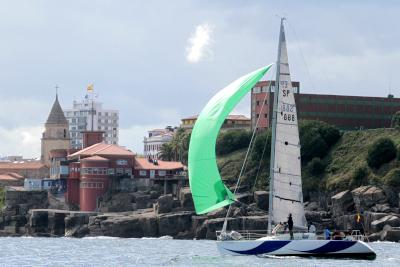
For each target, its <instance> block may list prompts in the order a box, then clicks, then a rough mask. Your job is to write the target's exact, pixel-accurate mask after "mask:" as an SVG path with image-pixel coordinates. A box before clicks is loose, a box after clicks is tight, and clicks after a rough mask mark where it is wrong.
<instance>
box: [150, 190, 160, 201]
mask: <svg viewBox="0 0 400 267" xmlns="http://www.w3.org/2000/svg"><path fill="white" fill-rule="evenodd" d="M160 195H161V194H160V192H158V191H155V190H152V191H150V198H151V199H157V198H159V197H160Z"/></svg>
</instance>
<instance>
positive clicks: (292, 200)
mask: <svg viewBox="0 0 400 267" xmlns="http://www.w3.org/2000/svg"><path fill="white" fill-rule="evenodd" d="M280 34H281V36H280V48H279V49H280V53H279V54H280V58H279V59H278V62H280V68H279V79H278V81H279V90H278V92H279V93H278V101H277V107H274V108H275V109H276V112H277V114H276V115H277V116H276V118H277V119H276V134H275V136H276V138H275V160H274V169H273V172H274V173H273V199H272V213H273V216H272V220H273V222H274V223H275V224H277V223H279V222H285V221H287V218H288V215H289V214H290V213H291V214H292V217H293V223H294V225H295V226H296V227H301V228H303V227H305V226H306V219H305V215H304V207H303V193H302V186H301V164H300V140H299V131H298V124H297V111H296V103H295V98H294V94H293V93H294V91H293V88H292V83H291V79H290V71H289V63H288V55H287V49H286V40H285V32H284V28H283V24H282V26H281V33H280ZM275 91H277V90H275ZM272 153H273V152H272Z"/></svg>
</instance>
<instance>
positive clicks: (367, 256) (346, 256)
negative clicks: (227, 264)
mask: <svg viewBox="0 0 400 267" xmlns="http://www.w3.org/2000/svg"><path fill="white" fill-rule="evenodd" d="M269 255H270V256H282V257H288V256H294V257H302V258H332V259H335V258H336V259H338V258H341V259H361V260H375V259H376V254H375V253H374V252H366V253H325V254H279V255H277V254H272V253H271V254H269ZM265 256H268V255H265Z"/></svg>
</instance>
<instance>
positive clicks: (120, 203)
mask: <svg viewBox="0 0 400 267" xmlns="http://www.w3.org/2000/svg"><path fill="white" fill-rule="evenodd" d="M134 201H135V195H134V194H132V193H126V192H125V193H118V194H114V195H112V196H111V197H110V198H109V199H104V200H103V201H101V202H100V205H99V209H100V211H101V212H123V211H132V210H134V207H133V205H132V203H133V202H134Z"/></svg>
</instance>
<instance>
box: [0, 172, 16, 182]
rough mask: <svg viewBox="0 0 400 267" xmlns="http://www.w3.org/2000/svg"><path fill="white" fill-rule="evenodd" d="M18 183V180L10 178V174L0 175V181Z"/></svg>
mask: <svg viewBox="0 0 400 267" xmlns="http://www.w3.org/2000/svg"><path fill="white" fill-rule="evenodd" d="M4 180H7V181H18V180H19V179H17V178H15V177H12V176H11V175H10V174H8V173H6V174H0V181H4Z"/></svg>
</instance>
